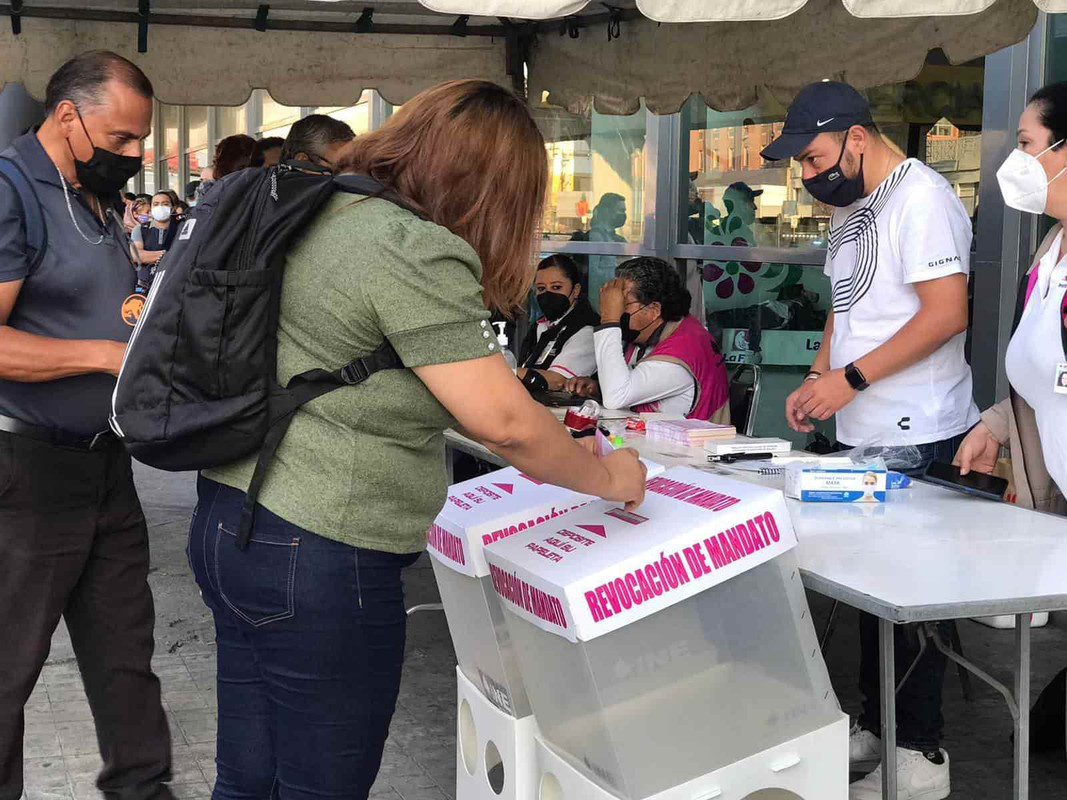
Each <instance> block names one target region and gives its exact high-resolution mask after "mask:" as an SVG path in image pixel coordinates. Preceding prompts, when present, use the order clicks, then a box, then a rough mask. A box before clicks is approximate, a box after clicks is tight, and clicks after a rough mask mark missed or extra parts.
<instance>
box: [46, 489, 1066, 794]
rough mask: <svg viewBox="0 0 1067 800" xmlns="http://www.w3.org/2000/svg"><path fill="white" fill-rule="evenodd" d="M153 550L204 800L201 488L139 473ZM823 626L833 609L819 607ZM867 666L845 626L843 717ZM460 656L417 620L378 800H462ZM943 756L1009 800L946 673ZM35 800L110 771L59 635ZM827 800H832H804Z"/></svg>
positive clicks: (211, 695)
mask: <svg viewBox="0 0 1067 800" xmlns="http://www.w3.org/2000/svg"><path fill="white" fill-rule="evenodd" d="M138 485H139V488H140V490H141V497H142V500H143V502H144V505H145V512H146V514H147V516H148V519H149V525H150V528H151V540H152V561H153V567H152V573H151V576H150V578H149V580H150V581H151V583H152V589H153V593H154V595H155V598H156V611H157V622H156V651H157V655H156V658H155V662H154V663H155V668H156V672H157V674H158V675H159V677H160V680H161V682H162V685H163V701H164V704H165V706H166V709H167V714H168V717H169V719H170V728H171V734H172V737H173V744H174V772H175V774H174V783H173V784H172V787H173V789H174V792H175V794H176V795H177V797H178V798H180V800H200V799H201V798H204V799H205V800H206V798H208V797H209V796H210V793H211V786H212V783H213V781H214V777H215V765H214V756H215V746H214V739H215V728H216V715H215V683H214V679H215V661H214V645H213V640H214V633H213V630H212V626H211V618H210V615H209V613H208V612H207V610H206V609H205V608H204V606H203V604H202V602H201V601H200V598H199V595H198V593H197V590H196V587H195V585H194V584H193V581H192V578H191V576H190V575H189V570H188V566H187V564H186V559H185V554H184V548H185V533H186V530H187V525H188V519H189V513H190V510H191V508H192V505H193V501H194V488H193V482H192V478H191V476H188V475H169V474H166V473H159V472H155V471H151V470H146V469H139V470H138ZM406 582H407V592H408V602H409V604H414V603H423V602H430V601H433V600H436V599H437V591H436V587H435V585H434V581H433V574H432V572H431V570H430V568H429V565H428V564H427V563H426V561H425V559H422V560H420V561H419V562H418V563H417V564H416V565H415V566H414V567H413V568H412V569H411V570H409V571H408V574H407V576H406ZM812 606H813V611H814V613H815V616H816V618H819V617H820V616H821V614H822V613H823V612H825V610H826V605H825V603H824V602H823V601H821V600H820V599H818V598H814V599H813V601H812ZM960 630H961V634H962V637H963V641H964V645H965V648H966V651H967V655H968V656H969V657H971V658H973V659H974V660H976V661H978V662H979V663H980V664H983V665H985V666H987V667H991V668H992V671H993V673H994V674H995V675H996V676H997V677H999V678H1000V679H1001V680H1003V681H1005V682H1006V683H1008V684H1009V685H1011V666H1010V665H1011V663H1012V661H1011V646H1012V633H1011V632H1010V631H991V630H988V629H986V628H981V627H979V626H978V625H975V624H973V623H969V622H967V623H962V624H961V626H960ZM1033 653H1034V670H1033V683H1034V697H1036V696H1037V693H1038V692H1039V691H1040V689H1041V688H1042V687H1043V686H1044V685H1045V683H1046V682H1047V681H1048V680H1049V678H1050V677H1051V676H1052V675H1053V674H1054V673H1055V672H1056V671H1057V670H1059V669H1060V668H1062V667H1063V666H1065V665H1067V630H1065V629H1062V628H1054V627H1049V628H1046V629H1043V630H1037V631H1035V632H1034V635H1033ZM857 662H858V653H857V649H856V625H855V614H854V613H851V612H847V611H846V612H844V613H843V614H842V619H841V621H840V623H839V625H838V632H837V633H836V634H835V637H834V640H833V642H832V643H831V649H830V652H829V653H828V663H829V665H830V669H831V673H832V674H833V677H834V682H835V685H837V686H838V687H839V690H840V691H841V701H842V704H843V705H844V707H845V708H846V709H848V710H850V711H854V710H855V709H856V707H857V700H858V697H857V694H856V692H855V690H854V688H853V687H854V686H855V682H856V669H857V666H858V664H857ZM454 669H455V656H454V654H453V652H452V645H451V641H450V639H449V636H448V630H447V627H446V625H445V620H444V616H443V615H442V614H439V613H425V614H418V615H416V616H415V617H413V618H412V619H411V622H410V624H409V627H408V646H407V658H406V662H405V667H404V680H403V684H402V687H401V693H400V701H399V706H398V708H397V712H396V716H395V717H394V720H393V725H392V729H391V735H390V738H389V742H388V743H387V745H386V751H385V759H384V763H383V765H382V771H381V774H380V775H379V778H378V782H377V783H376V784H375V787H374V789H373V790H372V793H371V797H372V798H373V799H374V800H443V799H444V798H452V797H453V795H454V791H455V788H454V787H455V754H454V753H455V751H454V747H455V734H454V730H455V677H454ZM945 687H946V689H945V694H946V703H945V718H946V728H945V747H946V748H947V749H948V750H949V753H950V755H951V758H952V763H953V770H952V782H953V789H954V791H953V793H952V800H1001V799H1002V798H1003V799H1006V798H1009V797H1010V796H1011V788H1012V772H1011V763H1012V761H1011V758H1012V748H1011V742H1010V739H1009V736H1010V734H1011V717H1010V715H1009V714H1008V711H1007V709H1006V707H1005V705H1004V703H1003V701H1002V700H1001V699H1000V698H999V696H998V695H996V694H995V693H994V692H993V691H992V690H991V689H988V688H987V687H985V686H984V685H982V684H977V683H976V685H975V698H974V701H973V702H971V703H967V702H966V701H964V699H963V697H962V692H961V688H960V682H959V680H958V679H957V678H956V677H955V673H954V672H950V674H949V677H948V678H947V679H946V683H945ZM25 765H26V800H95V798H97V797H98V796H99V795H98V792H97V791H96V787H95V785H94V778H95V775H96V772H97V770H98V769H99V767H100V757H99V755H97V751H96V738H95V733H94V730H93V723H92V715H91V713H90V711H89V707H88V705H87V703H86V701H85V696H84V692H83V691H82V687H81V680H80V678H79V676H78V671H77V666H76V664H75V662H74V654H73V651H72V649H71V644H70V639H69V637H68V636H67V634H66V630H65V629H64V628H63V627H62V626H60V629H59V630H58V631H57V632H56V635H55V637H54V640H53V645H52V651H51V654H50V656H49V660H48V664H47V666H46V667H45V669H44V671H43V673H42V675H41V679H40V681H39V682H38V685H37V687H36V689H35V691H34V694H33V697H32V698H31V700H30V703H29V705H28V706H27V709H26V762H25ZM1031 797H1032V798H1033V800H1067V763H1065V760H1064V757H1063V754H1062V753H1060V754H1059V755H1058V756H1040V757H1037V758H1035V759H1034V761H1033V764H1032V780H1031ZM805 800H822V798H805Z"/></svg>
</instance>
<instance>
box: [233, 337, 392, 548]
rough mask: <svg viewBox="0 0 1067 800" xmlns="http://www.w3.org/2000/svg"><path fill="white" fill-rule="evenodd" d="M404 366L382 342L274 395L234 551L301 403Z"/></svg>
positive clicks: (244, 539)
mask: <svg viewBox="0 0 1067 800" xmlns="http://www.w3.org/2000/svg"><path fill="white" fill-rule="evenodd" d="M403 366H404V363H403V362H402V361H401V360H400V356H399V355H398V354H397V352H396V350H394V349H393V346H392V344H390V343H389V340H388V339H386V340H384V341H383V342H382V343H381V344H380V345H379V346H378V348H377V349H376V350H375V351H374V352H373V353H371V354H370V355H369V356H364V357H362V358H357V359H356V360H355V361H350V362H349V363H347V364H345V365H344V366H343V367H341V368H340V369H337V370H334V371H332V372H330V371H328V370H325V369H312V370H308V371H307V372H301V373H300V374H299V375H296V376H294V377H293V379H292V380H291V381H289V383H288V385H287V386H286V387H285V389H284V390H282V391H281V392H280V393H279V394H278V399H277V401H276V402H272V403H271V419H270V428H269V429H268V430H267V435H266V436H265V437H264V439H263V445H262V446H261V447H260V450H259V457H258V459H257V460H256V469H255V471H254V472H253V473H252V482H251V483H250V484H249V486H248V491H247V492H245V501H244V506H243V507H242V508H241V526H240V528H239V529H238V531H237V547H238V549H240V550H244V549H245V548H246V547H248V540H249V539H250V538H251V536H252V525H253V523H254V521H255V512H256V500H257V499H258V498H259V492H260V489H262V488H263V482H264V481H265V480H266V478H267V469H268V468H269V466H270V464H271V462H272V461H273V460H274V454H275V453H276V452H277V451H278V447H279V446H280V445H281V443H282V439H284V438H285V434H286V431H288V430H289V424H290V423H291V422H292V421H293V417H294V416H296V411H297V409H298V408H300V406H302V405H304V403H307V402H310V401H311V400H314V399H315V398H316V397H321V396H322V395H324V394H327V393H328V392H332V391H333V390H334V389H340V388H341V387H342V386H358V385H359V384H361V383H363V382H364V381H365V380H367V378H369V377H370V376H371V375H373V374H374V373H375V372H381V371H382V370H385V369H401V368H403Z"/></svg>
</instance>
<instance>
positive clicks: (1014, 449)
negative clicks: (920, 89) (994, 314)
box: [954, 83, 1067, 514]
mask: <svg viewBox="0 0 1067 800" xmlns="http://www.w3.org/2000/svg"><path fill="white" fill-rule="evenodd" d="M1065 139H1067V83H1054V84H1051V85H1049V86H1046V87H1044V88H1043V89H1040V90H1039V91H1038V92H1037V93H1036V94H1034V96H1033V97H1032V98H1030V103H1029V104H1028V105H1027V106H1026V110H1025V111H1024V112H1023V114H1022V116H1021V117H1020V118H1019V132H1018V148H1017V149H1016V150H1014V151H1013V152H1012V153H1011V155H1010V156H1008V159H1007V160H1006V161H1005V162H1004V165H1003V166H1002V167H1001V168H1000V169H999V170H998V171H997V180H998V182H999V183H1000V189H1001V192H1002V193H1003V195H1004V202H1005V203H1006V204H1007V205H1009V206H1011V207H1012V208H1015V209H1018V210H1020V211H1024V212H1027V213H1030V214H1048V215H1049V216H1051V217H1053V218H1054V219H1056V220H1057V224H1056V225H1055V226H1053V228H1052V230H1050V231H1049V233H1048V235H1047V236H1046V237H1045V239H1044V241H1043V242H1042V243H1041V246H1040V247H1039V248H1038V249H1037V252H1036V253H1035V254H1034V257H1033V259H1032V260H1031V262H1030V268H1029V269H1028V270H1027V271H1026V273H1025V274H1024V275H1023V276H1022V280H1021V282H1020V285H1019V292H1018V296H1017V300H1016V312H1015V323H1014V326H1013V329H1012V337H1011V341H1010V342H1009V344H1008V351H1007V355H1006V356H1005V368H1006V371H1007V375H1008V382H1009V384H1010V387H1009V388H1010V392H1009V395H1008V397H1006V398H1004V400H1002V401H1001V402H1000V403H997V404H996V405H995V406H993V407H992V408H990V409H988V410H987V411H986V412H985V413H983V414H982V421H981V422H979V423H978V424H977V425H976V426H975V427H974V428H973V429H972V430H971V431H970V433H968V434H967V437H966V438H965V439H964V440H963V443H962V444H961V445H960V448H959V450H958V451H957V453H956V459H955V462H954V463H956V464H957V465H958V466H959V467H960V470H961V472H963V473H965V474H966V473H967V472H969V471H971V470H975V471H978V472H992V471H993V469H994V468H995V467H996V465H997V459H998V456H999V454H1000V449H1001V447H1007V448H1008V449H1009V451H1010V455H1011V468H1010V472H1011V475H1010V477H1011V478H1012V480H1013V483H1014V488H1013V489H1011V490H1009V493H1010V494H1012V495H1013V496H1014V497H1013V499H1014V501H1015V502H1016V503H1018V504H1019V505H1022V506H1026V507H1029V508H1036V509H1038V510H1040V511H1050V512H1053V513H1059V514H1067V502H1065V500H1064V490H1067V426H1065V425H1064V424H1063V421H1064V420H1067V381H1065V380H1064V375H1067V258H1065V257H1064V256H1065V253H1067V247H1065V242H1064V236H1063V224H1064V221H1067V177H1064V175H1065V174H1067V143H1065ZM1005 477H1007V476H1005Z"/></svg>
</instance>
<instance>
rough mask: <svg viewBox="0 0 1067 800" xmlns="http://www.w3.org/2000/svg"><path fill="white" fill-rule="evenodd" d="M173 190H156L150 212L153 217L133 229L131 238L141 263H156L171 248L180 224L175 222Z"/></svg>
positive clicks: (137, 258)
mask: <svg viewBox="0 0 1067 800" xmlns="http://www.w3.org/2000/svg"><path fill="white" fill-rule="evenodd" d="M174 206H175V197H174V193H173V192H156V194H155V195H154V196H153V197H152V205H151V210H150V211H149V213H150V214H151V219H150V220H149V221H148V222H144V223H142V224H140V225H138V226H137V227H136V228H134V229H133V233H132V234H131V235H130V240H131V242H132V244H133V248H134V250H135V256H136V260H137V261H138V263H140V264H146V265H147V264H155V263H156V262H158V261H159V259H161V258H162V257H163V256H164V254H165V253H166V252H167V251H168V250H169V249H170V246H171V244H172V243H173V242H174V237H175V236H176V235H177V233H178V226H177V225H175V224H174V222H173V220H174Z"/></svg>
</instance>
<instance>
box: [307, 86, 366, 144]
mask: <svg viewBox="0 0 1067 800" xmlns="http://www.w3.org/2000/svg"><path fill="white" fill-rule="evenodd" d="M372 99H373V91H371V90H368V91H365V92H363V94H362V95H361V96H360V98H359V102H357V103H356V104H355V105H351V106H320V107H319V108H315V109H312V113H313V114H326V115H327V116H330V117H333V118H334V119H339V120H341V121H342V122H347V123H348V126H349V127H350V128H351V129H352V130H353V131H354V132H355V134H356V136H362V135H363V134H365V133H368V132H369V131H370V104H371V100H372Z"/></svg>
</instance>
